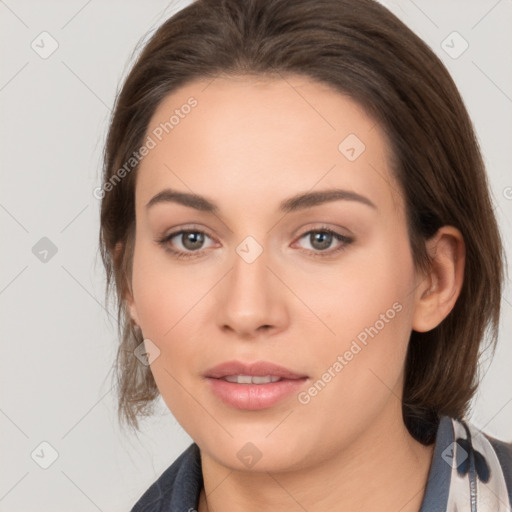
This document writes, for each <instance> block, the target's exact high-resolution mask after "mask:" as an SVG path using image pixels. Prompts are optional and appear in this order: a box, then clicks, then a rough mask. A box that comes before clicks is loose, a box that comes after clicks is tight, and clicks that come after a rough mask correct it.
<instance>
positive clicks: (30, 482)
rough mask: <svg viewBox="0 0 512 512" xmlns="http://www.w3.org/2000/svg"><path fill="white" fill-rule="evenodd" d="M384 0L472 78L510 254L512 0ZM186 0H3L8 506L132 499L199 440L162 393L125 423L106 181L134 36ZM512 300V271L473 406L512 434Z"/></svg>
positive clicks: (467, 92)
mask: <svg viewBox="0 0 512 512" xmlns="http://www.w3.org/2000/svg"><path fill="white" fill-rule="evenodd" d="M187 3H188V2H187ZM383 3H384V4H385V5H387V6H388V7H389V8H390V9H391V10H392V11H393V12H394V13H395V14H396V15H398V16H399V17H400V18H401V19H402V20H403V21H404V22H405V23H406V24H407V25H409V26H410V27H411V28H412V29H413V30H414V31H415V32H416V33H417V34H418V35H420V36H421V37H422V38H423V39H424V40H425V41H426V42H427V43H428V44H429V45H430V46H431V47H432V48H433V50H434V51H435V52H436V53H437V54H438V55H439V56H440V57H441V58H442V60H443V61H444V62H445V64H446V66H447V67H448V69H449V71H450V72H451V74H452V76H453V77H454V79H455V81H456V83H457V84H458V86H459V89H460V91H461V93H462V96H463V98H464V100H465V102H466V105H467V107H468V110H469V112H470V115H471V116H472V119H473V121H474V123H475V128H476V131H477V134H478V138H479V140H480V143H481V147H482V151H483V153H484V157H485V161H486V163H487V166H488V172H489V175H490V180H491V185H492V191H493V195H494V199H495V204H496V213H497V215H498V218H499V221H500V225H501V229H502V233H503V236H504V240H505V243H506V247H507V252H508V255H509V258H510V257H511V256H510V255H511V250H510V248H511V239H512V222H511V220H512V209H511V206H512V172H511V169H512V150H511V142H512V140H511V135H512V30H511V29H512V2H511V1H509V0H500V1H497V0H473V1H467V0H458V1H454V0H451V1H441V0H438V1H432V0H430V1H427V0H414V1H413V0H403V1H399V0H395V1H391V0H388V1H386V2H383ZM184 5H185V2H181V3H179V2H177V1H176V2H174V3H173V2H171V3H169V2H168V1H164V0H151V1H145V2H142V1H139V2H135V1H134V0H131V1H126V0H124V1H121V0H116V1H113V0H111V1H100V0H89V1H88V2H86V1H83V0H73V1H68V2H57V1H46V2H36V1H27V0H20V1H15V0H5V1H1V0H0V52H1V56H2V60H1V62H2V65H1V69H0V105H1V108H2V121H1V124H0V130H1V134H0V140H1V141H2V150H1V152H0V155H1V156H0V158H1V170H2V177H1V178H2V179H1V183H2V186H1V189H0V219H1V229H2V232H1V235H2V249H3V250H2V263H1V267H0V268H1V276H0V308H1V315H2V319H1V320H2V321H1V324H0V325H1V334H2V357H1V359H0V365H1V368H0V375H1V390H2V394H1V404H0V428H1V433H2V435H1V460H2V464H1V466H2V473H1V481H0V511H9V512H17V511H23V512H26V511H33V510H38V511H40V512H45V511H48V512H49V511H52V512H59V511H65V510H73V511H75V512H82V511H84V512H85V511H95V510H100V511H105V512H106V511H121V510H125V511H126V510H129V509H130V508H131V506H132V505H133V504H134V503H135V501H136V500H137V499H138V497H139V496H140V495H141V494H142V492H143V491H145V490H146V489H147V487H148V486H149V485H150V484H151V483H152V482H153V481H154V480H155V479H156V478H157V476H159V475H160V474H161V472H162V471H163V470H164V469H165V468H167V467H168V466H169V465H170V463H171V462H172V461H173V460H174V459H175V458H176V457H177V456H178V455H179V453H181V451H182V450H184V449H185V448H186V446H188V444H189V443H190V442H191V439H190V438H189V436H188V435H187V434H186V433H185V432H184V431H183V430H182V429H181V427H179V425H177V423H176V421H175V420H174V418H173V417H172V415H171V414H170V413H169V411H168V410H167V409H166V407H165V405H164V404H163V402H162V401H160V410H159V413H158V414H157V415H156V416H155V417H154V418H152V419H150V420H147V421H145V422H143V423H142V433H141V434H140V437H139V439H137V438H135V437H133V436H130V435H127V434H125V433H124V432H122V431H121V430H120V429H119V427H118V425H117V423H116V416H115V396H114V393H113V391H112V388H111V380H110V374H109V371H110V369H111V365H112V362H113V359H114V354H115V349H116V343H117V341H116V330H115V323H114V320H113V317H112V316H109V314H107V313H106V311H105V309H104V303H103V292H104V275H103V268H102V265H101V261H100V258H99V254H98V252H97V236H98V226H99V220H98V218H99V215H98V214H99V202H98V200H97V199H95V197H94V196H93V194H92V191H93V189H94V187H96V186H98V184H99V176H100V167H101V150H102V146H103V142H104V137H105V133H106V127H107V122H108V118H109V115H110V108H111V106H112V104H113V100H114V96H115V92H116V89H117V87H118V84H119V83H120V80H121V78H123V77H124V76H126V73H127V71H128V69H129V66H130V64H131V63H132V62H133V55H132V52H133V50H134V48H135V47H136V45H137V44H138V43H139V42H140V41H143V40H144V41H145V40H147V36H148V35H149V34H150V32H152V31H153V30H154V29H155V28H156V27H157V26H159V25H160V24H161V23H162V22H163V21H164V20H165V19H167V17H169V16H170V15H171V14H173V13H174V12H175V11H176V10H177V9H179V8H181V7H182V6H184ZM44 31H47V32H48V33H49V34H51V37H52V38H53V39H54V40H55V41H56V42H57V43H58V48H57V50H56V51H55V52H54V53H53V54H52V55H50V56H49V57H47V58H45V59H43V58H42V57H41V56H40V55H39V54H38V53H37V52H36V51H35V50H34V49H33V48H32V47H31V44H32V42H33V41H35V42H34V45H39V46H36V48H38V51H39V52H43V51H48V50H49V49H51V46H50V45H51V40H50V38H49V37H48V36H40V34H41V33H42V32H44ZM454 31H456V32H458V33H459V34H460V36H462V38H463V39H464V40H465V41H467V42H468V44H469V47H468V49H467V50H466V51H465V52H464V53H462V54H461V55H460V56H458V57H457V58H453V56H455V55H456V54H457V53H459V52H460V50H462V49H463V46H462V45H463V44H464V41H463V40H462V39H461V38H460V37H459V36H457V35H455V36H453V35H450V34H452V33H453V32H454ZM448 36H449V37H448ZM447 37H448V39H447ZM43 38H46V39H43ZM42 39H43V40H42ZM41 40H42V41H41ZM443 41H445V42H444V43H443ZM43 47H44V48H43ZM445 50H446V51H445ZM447 52H451V54H452V56H450V55H449V54H448V53H447ZM42 237H47V238H49V239H50V240H51V241H52V243H53V244H54V245H55V246H56V248H57V253H56V254H55V255H54V256H51V253H49V254H48V256H47V261H46V262H42V261H40V259H38V258H37V257H36V255H34V253H33V252H32V248H33V247H34V245H35V244H36V243H38V241H39V240H40V239H41V238H42ZM50 256H51V257H50ZM511 303H512V298H511V295H510V288H509V287H508V285H507V289H506V291H505V296H504V299H503V316H502V327H501V335H500V341H499V346H498V349H497V353H496V357H495V359H494V361H493V362H492V364H490V365H489V360H488V358H487V359H484V363H485V364H484V365H483V369H482V373H485V378H484V380H483V383H482V385H481V387H480V391H479V394H478V396H477V398H476V400H475V401H474V408H473V413H472V415H471V416H470V420H471V421H472V422H473V423H474V424H475V425H476V426H478V427H480V428H482V429H484V430H485V431H486V432H488V433H490V434H491V435H494V436H496V437H499V438H501V439H503V440H507V441H512V428H511V426H512V372H511V371H510V366H511V364H510V363H511V360H512V340H511V332H512V309H511V308H512V306H511ZM113 314H114V312H113V311H111V313H110V315H113ZM42 442H47V443H49V444H50V445H51V446H52V447H53V449H54V450H55V451H56V452H57V453H58V457H57V459H56V460H55V462H54V463H53V464H52V465H51V466H50V467H48V469H42V468H41V467H40V464H45V463H46V464H49V463H50V462H51V461H52V459H51V457H52V448H50V447H48V446H47V445H41V443H42ZM31 454H33V455H31Z"/></svg>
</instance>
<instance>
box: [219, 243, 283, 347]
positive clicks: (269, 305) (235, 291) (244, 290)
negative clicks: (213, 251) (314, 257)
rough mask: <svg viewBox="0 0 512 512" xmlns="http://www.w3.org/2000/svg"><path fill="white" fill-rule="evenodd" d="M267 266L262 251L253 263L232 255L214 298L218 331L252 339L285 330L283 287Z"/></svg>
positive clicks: (273, 271) (267, 259)
mask: <svg viewBox="0 0 512 512" xmlns="http://www.w3.org/2000/svg"><path fill="white" fill-rule="evenodd" d="M241 254H242V253H241ZM269 264H271V262H270V261H269V258H268V253H267V251H266V250H263V252H262V253H261V254H260V255H259V256H257V257H256V259H254V260H253V261H251V259H247V258H245V259H244V257H243V255H242V256H240V255H239V254H238V253H236V252H235V254H234V257H233V266H232V268H231V271H230V272H229V273H228V275H227V276H226V278H225V279H224V280H223V282H222V284H221V286H220V288H219V290H218V294H217V297H216V299H217V305H216V307H217V308H218V311H217V321H218V325H219V328H220V329H221V330H223V331H225V332H231V333H233V334H236V335H237V337H239V338H244V339H251V340H252V339H255V338H257V337H258V336H260V335H261V333H266V334H267V335H270V334H275V333H277V332H280V331H282V330H283V329H285V328H286V326H287V323H288V309H287V306H286V295H285V287H284V286H283V284H282V282H281V281H280V280H279V279H278V278H277V277H276V275H275V274H276V273H278V272H276V269H275V268H272V269H271V268H270V267H269ZM272 266H273V267H275V265H272Z"/></svg>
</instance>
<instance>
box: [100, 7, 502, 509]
mask: <svg viewBox="0 0 512 512" xmlns="http://www.w3.org/2000/svg"><path fill="white" fill-rule="evenodd" d="M101 195H102V205H101V233H100V245H101V251H102V256H103V260H104V263H105V267H106V270H107V290H108V288H109V286H110V285H111V284H113V283H115V291H116V294H117V297H118V300H119V302H118V306H119V321H120V328H121V343H120V347H119V352H118V360H117V363H118V365H117V369H118V383H119V413H120V417H121V419H124V420H126V421H127V422H128V423H129V424H130V425H132V426H133V427H135V428H136V427H137V426H138V421H137V419H138V417H139V416H142V415H144V414H149V412H150V411H151V406H152V404H153V403H154V400H155V398H157V396H158V394H161V396H162V398H163V400H164V401H165V403H166V404H167V406H168V407H169V409H170V411H171V412H172V414H173V415H174V416H175V417H176V419H177V420H178V421H179V422H180V424H181V425H182V426H183V428H184V429H185V430H186V431H187V433H188V434H189V435H190V436H191V437H192V439H193V440H194V443H193V444H192V445H191V446H190V447H189V448H188V449H187V450H186V451H185V452H184V453H183V454H182V455H181V456H180V457H179V458H178V459H177V460H176V461H175V462H174V463H173V464H172V465H171V466H170V467H169V468H168V469H167V470H166V471H165V472H164V473H163V474H162V475H161V477H160V478H159V479H158V480H157V481H156V482H155V483H154V484H153V485H152V486H151V487H150V488H149V489H148V490H147V491H146V492H145V493H144V495H143V496H141V498H140V500H139V501H138V502H137V503H136V504H135V505H134V507H133V509H132V511H133V512H139V511H145V512H147V511H171V510H172V511H174V510H198V511H199V512H204V511H210V512H214V511H224V510H229V511H237V510H244V512H247V511H251V510H271V509H274V510H308V511H316V510H345V511H355V510H370V511H379V512H380V511H388V510H389V511H398V510H400V511H401V512H413V511H414V512H417V511H421V512H427V511H429V512H430V511H445V510H448V511H455V510H459V511H460V510H468V511H469V510H471V511H472V512H473V511H476V510H478V511H479V512H482V511H493V512H495V511H497V510H499V511H506V510H507V511H510V503H511V486H512V474H511V468H512V445H511V444H510V443H505V442H504V441H500V440H497V439H494V438H491V437H490V436H488V435H486V434H484V433H482V432H480V431H479V430H478V429H477V428H476V427H475V426H473V425H471V423H470V422H468V421H467V420H466V419H465V416H466V414H467V411H468V407H469V403H470V400H471V398H472V397H473V395H474V393H475V390H476V388H477V385H478V381H477V372H476V370H477V363H478V354H479V350H480V348H481V346H482V344H483V343H484V341H486V340H485V339H484V334H485V333H486V332H487V331H488V332H489V333H490V334H491V336H490V338H489V339H488V340H487V341H488V342H490V343H491V344H492V346H494V344H495V342H496V338H497V326H498V321H499V313H500V311H499V309H500V296H501V289H502V280H503V276H502V273H503V262H502V258H503V250H502V245H501V241H500V235H499V231H498V228H497V224H496V220H495V217H494V214H493V208H492V203H491V201H490V197H489V191H488V184H487V179H486V175H485V170H484V166H483V162H482V158H481V155H480V152H479V148H478V144H477V142H476V139H475V135H474V132H473V129H472V125H471V121H470V119H469V116H468V113H467V111H466V109H465V107H464V104H463V102H462V99H461V97H460V95H459V93H458V91H457V88H456V86H455V85H454V83H453V81H452V79H451V78H450V76H449V74H448V72H447V71H446V69H445V68H444V66H443V65H442V63H441V62H440V60H439V59H438V58H437V57H436V56H435V55H434V54H433V52H432V51H431V50H430V49H429V48H428V47H427V45H426V44H425V43H423V42H422V41H421V39H420V38H418V37H417V36H416V35H414V34H413V33H412V32H411V31H410V30H409V29H408V28H407V27H406V26H405V25H404V24H403V23H401V22H400V21H399V20H398V19H397V18H396V17H395V16H394V15H392V14H391V13H390V12H389V11H387V10H386V9H385V8H384V7H382V6H381V5H379V4H378V3H376V2H374V1H372V0H322V1H317V0H315V1H313V0H299V1H294V2H287V1H286V0H248V1H244V2H240V1H239V0H217V1H213V0H198V1H196V2H194V3H193V4H191V5H190V6H188V7H187V8H185V9H183V10H181V11H180V12H178V13H177V14H175V15H174V16H173V17H172V18H170V19H169V20H168V21H167V22H165V23H164V24H163V25H162V26H161V27H160V28H159V29H158V30H157V32H156V33H155V34H154V36H153V37H152V38H151V40H150V41H149V42H148V43H147V45H146V46H145V48H144V50H143V51H142V53H141V55H140V56H139V58H138V60H137V62H136V63H135V65H134V67H133V69H132V70H131V72H130V74H129V76H128V77H127V79H126V81H125V83H124V85H123V87H122V90H121V91H120V93H119V95H118V98H117V100H116V105H115V110H114V113H113V116H112V120H111V125H110V129H109V134H108V140H107V144H106V149H105V167H104V176H103V185H102V189H101Z"/></svg>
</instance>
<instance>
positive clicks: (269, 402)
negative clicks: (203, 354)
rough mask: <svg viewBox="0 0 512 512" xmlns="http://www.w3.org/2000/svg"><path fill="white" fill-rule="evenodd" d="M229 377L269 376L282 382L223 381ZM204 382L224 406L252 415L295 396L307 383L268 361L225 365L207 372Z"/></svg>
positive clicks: (298, 376)
mask: <svg viewBox="0 0 512 512" xmlns="http://www.w3.org/2000/svg"><path fill="white" fill-rule="evenodd" d="M228 375H251V376H253V377H263V376H266V375H271V376H274V377H280V378H281V380H279V381H277V382H269V383H267V384H236V383H234V382H227V381H225V380H223V379H222V378H223V377H226V376H228ZM205 378H206V381H207V382H208V384H209V387H210V390H211V391H212V392H213V394H214V395H216V396H217V397H218V398H220V400H222V402H223V403H225V404H227V405H229V406H231V407H234V408H236V409H245V410H252V411H254V410H260V409H268V408H270V407H273V406H274V405H276V404H277V403H279V402H280V401H281V400H283V399H284V398H286V397H287V396H289V395H290V394H291V393H293V392H295V393H297V392H298V391H299V390H300V388H301V387H303V386H304V383H305V382H306V380H308V376H307V375H302V374H298V373H295V372H293V371H291V370H289V369H287V368H285V367H283V366H280V365H277V364H274V363H271V362H268V361H257V362H254V363H242V362H240V361H228V362H225V363H222V364H219V365H217V366H215V367H213V368H211V369H210V370H208V371H207V372H206V374H205Z"/></svg>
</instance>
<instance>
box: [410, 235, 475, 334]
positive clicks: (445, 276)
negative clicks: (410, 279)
mask: <svg viewBox="0 0 512 512" xmlns="http://www.w3.org/2000/svg"><path fill="white" fill-rule="evenodd" d="M427 250H428V252H429V255H430V258H431V269H430V273H429V274H428V275H427V276H424V277H423V281H422V282H421V283H420V285H419V286H418V288H417V290H416V304H415V309H414V315H413V322H412V328H413V330H415V331H418V332H427V331H430V330H432V329H434V328H435V327H437V326H438V325H439V324H440V323H441V322H442V321H443V320H444V319H445V318H446V317H447V316H448V314H449V313H450V311H451V310H452V309H453V306H454V305H455V302H456V301H457V298H458V297H459V294H460V291H461V289H462V284H463V281H464V265H465V253H466V251H465V244H464V239H463V237H462V234H461V232H460V231H459V230H458V229H457V228H455V227H453V226H443V227H442V228H440V229H439V230H438V232H437V233H436V234H435V235H434V237H433V238H432V239H430V240H428V241H427Z"/></svg>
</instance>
